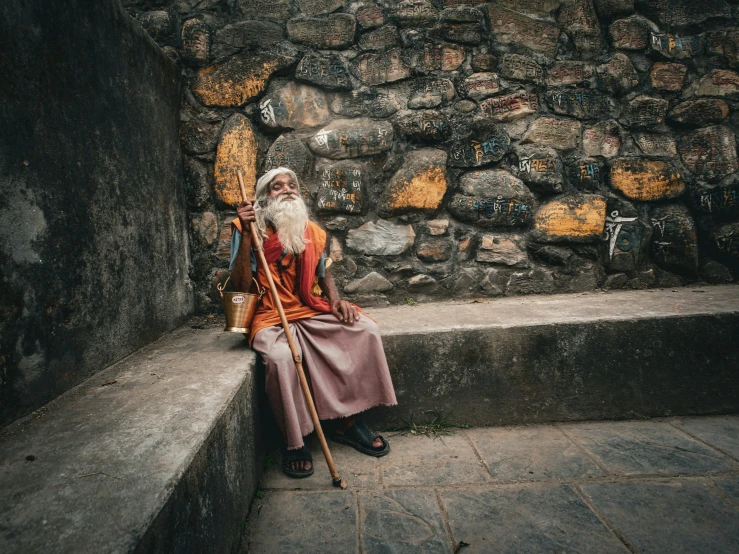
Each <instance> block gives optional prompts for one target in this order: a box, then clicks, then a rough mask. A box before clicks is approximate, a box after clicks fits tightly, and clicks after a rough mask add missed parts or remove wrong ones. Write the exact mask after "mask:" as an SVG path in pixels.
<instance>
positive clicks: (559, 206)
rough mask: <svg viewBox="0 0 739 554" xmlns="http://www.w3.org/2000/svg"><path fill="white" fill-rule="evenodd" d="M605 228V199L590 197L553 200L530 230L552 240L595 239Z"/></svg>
mask: <svg viewBox="0 0 739 554" xmlns="http://www.w3.org/2000/svg"><path fill="white" fill-rule="evenodd" d="M605 224H606V199H605V198H603V197H602V196H597V195H594V194H586V195H583V196H573V197H570V198H562V199H560V200H554V201H552V202H549V203H547V204H544V205H543V206H542V207H541V208H540V209H539V211H538V212H537V213H536V216H535V218H534V229H536V231H538V232H539V233H541V234H543V235H544V236H546V237H547V238H552V239H556V238H563V239H586V238H595V237H598V236H599V235H600V234H601V233H603V229H604V228H605Z"/></svg>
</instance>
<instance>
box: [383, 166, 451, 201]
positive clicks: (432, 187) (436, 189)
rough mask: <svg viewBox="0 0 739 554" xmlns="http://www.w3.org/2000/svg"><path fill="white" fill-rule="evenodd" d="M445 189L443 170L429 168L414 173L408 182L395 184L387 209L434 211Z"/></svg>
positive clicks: (445, 181) (402, 181) (445, 182)
mask: <svg viewBox="0 0 739 554" xmlns="http://www.w3.org/2000/svg"><path fill="white" fill-rule="evenodd" d="M446 189H447V180H446V174H445V173H444V169H443V168H441V167H430V168H428V169H425V170H423V171H420V172H418V173H416V174H415V175H414V176H413V177H412V178H411V179H410V180H401V181H397V182H396V183H395V186H394V187H393V190H392V192H391V193H390V198H389V201H388V208H390V209H391V210H402V209H406V208H416V209H427V210H435V209H437V208H438V207H439V205H440V204H441V200H442V198H444V193H446Z"/></svg>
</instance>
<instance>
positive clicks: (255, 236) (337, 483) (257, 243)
mask: <svg viewBox="0 0 739 554" xmlns="http://www.w3.org/2000/svg"><path fill="white" fill-rule="evenodd" d="M237 175H238V177H239V188H240V189H241V198H242V200H243V201H244V202H248V201H249V198H248V197H247V196H246V187H244V175H243V174H242V173H241V170H240V169H239V170H238V171H237ZM249 231H251V236H252V244H253V245H254V247H255V249H256V251H257V257H258V259H259V263H261V264H262V267H263V268H264V273H265V275H267V282H268V283H269V291H270V293H271V294H272V300H273V302H274V304H275V307H276V308H277V313H279V314H280V321H281V322H282V328H283V329H284V330H285V337H286V338H287V344H288V345H289V346H290V352H292V355H293V361H294V362H295V369H296V370H297V372H298V380H299V381H300V388H302V389H303V396H304V397H305V403H306V404H307V405H308V411H309V412H310V417H311V419H312V420H313V427H315V429H316V435H318V441H319V442H320V443H321V450H323V455H324V457H325V458H326V463H327V464H328V469H329V471H330V472H331V478H332V479H333V482H334V487H339V488H341V489H346V487H347V483H346V479H342V478H341V477H340V476H339V472H338V471H337V470H336V465H335V464H334V459H333V457H331V451H330V450H329V449H328V443H327V442H326V437H325V436H324V435H323V429H321V422H320V420H319V419H318V413H317V412H316V406H315V404H314V403H313V397H312V396H311V393H310V388H309V387H308V380H307V379H306V378H305V372H304V371H303V362H302V360H301V359H300V354H299V353H298V347H297V346H296V345H295V341H294V340H293V334H292V333H291V332H290V327H289V326H288V323H287V317H285V310H283V309H282V302H281V301H280V297H279V295H278V294H277V288H276V287H275V281H274V279H272V272H271V271H270V269H269V265H268V264H267V258H265V257H264V249H263V248H262V237H261V236H260V235H259V233H258V232H257V229H256V227H255V226H254V222H250V223H249Z"/></svg>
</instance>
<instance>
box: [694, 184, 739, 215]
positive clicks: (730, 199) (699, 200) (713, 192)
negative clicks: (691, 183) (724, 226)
mask: <svg viewBox="0 0 739 554" xmlns="http://www.w3.org/2000/svg"><path fill="white" fill-rule="evenodd" d="M692 204H693V206H694V207H695V209H696V210H698V211H700V212H702V213H705V214H710V215H727V214H735V213H739V185H732V186H719V187H715V188H712V189H709V190H703V191H701V192H698V193H695V194H693V195H692Z"/></svg>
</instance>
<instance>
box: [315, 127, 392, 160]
mask: <svg viewBox="0 0 739 554" xmlns="http://www.w3.org/2000/svg"><path fill="white" fill-rule="evenodd" d="M392 142H393V126H392V125H391V124H390V123H388V122H387V121H371V120H369V119H338V120H335V121H333V122H331V123H330V124H329V125H327V126H326V127H324V128H323V129H321V130H320V131H318V132H317V133H316V134H315V135H313V137H312V138H311V139H310V142H309V143H308V146H309V148H310V149H311V150H312V151H313V152H314V153H315V154H317V155H319V156H322V157H324V158H331V159H334V160H342V159H345V158H357V157H360V156H372V155H374V154H379V153H380V152H384V151H385V150H390V148H391V147H392Z"/></svg>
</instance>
